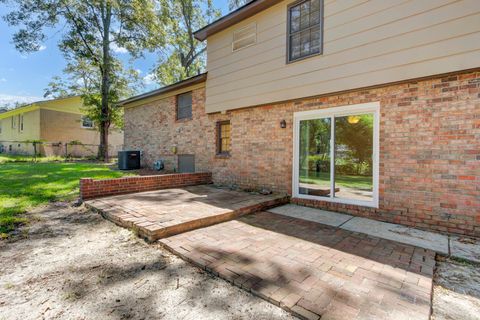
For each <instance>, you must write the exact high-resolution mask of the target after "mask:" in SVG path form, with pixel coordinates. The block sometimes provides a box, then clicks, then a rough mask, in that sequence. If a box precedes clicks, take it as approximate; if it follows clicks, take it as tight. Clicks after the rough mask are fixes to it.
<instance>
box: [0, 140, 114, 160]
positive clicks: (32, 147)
mask: <svg viewBox="0 0 480 320" xmlns="http://www.w3.org/2000/svg"><path fill="white" fill-rule="evenodd" d="M98 148H99V145H98V144H84V143H81V142H79V141H70V142H47V141H0V154H12V155H25V156H43V157H63V158H66V159H70V158H80V159H96V158H97V157H98ZM122 149H123V145H109V154H110V157H117V153H118V151H121V150H122Z"/></svg>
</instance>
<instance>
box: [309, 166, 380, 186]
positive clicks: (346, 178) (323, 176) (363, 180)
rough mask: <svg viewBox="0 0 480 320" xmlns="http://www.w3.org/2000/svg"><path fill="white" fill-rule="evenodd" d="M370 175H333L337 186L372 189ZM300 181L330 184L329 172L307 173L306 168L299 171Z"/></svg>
mask: <svg viewBox="0 0 480 320" xmlns="http://www.w3.org/2000/svg"><path fill="white" fill-rule="evenodd" d="M372 180H373V179H372V177H367V176H351V175H335V184H336V186H337V187H344V188H351V189H360V190H372V188H373V182H372ZM300 182H301V183H311V184H318V185H323V186H325V185H328V186H329V185H330V173H329V172H312V171H310V172H309V173H308V175H307V172H306V170H302V171H301V172H300Z"/></svg>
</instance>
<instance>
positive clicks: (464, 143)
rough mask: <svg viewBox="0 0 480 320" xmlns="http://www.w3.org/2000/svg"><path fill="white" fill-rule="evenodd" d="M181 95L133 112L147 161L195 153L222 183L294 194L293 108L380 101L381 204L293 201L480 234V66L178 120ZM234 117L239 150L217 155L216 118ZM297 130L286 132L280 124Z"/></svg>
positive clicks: (197, 97)
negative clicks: (225, 154) (177, 109)
mask: <svg viewBox="0 0 480 320" xmlns="http://www.w3.org/2000/svg"><path fill="white" fill-rule="evenodd" d="M175 101H176V100H175V97H174V96H172V97H169V98H166V99H163V100H157V101H154V102H149V103H147V104H145V105H141V106H137V107H134V108H128V107H127V108H126V109H125V146H126V147H127V148H132V149H140V150H142V151H143V152H144V159H143V160H144V165H147V166H148V165H151V164H152V161H154V160H156V159H158V158H163V159H165V160H166V161H167V170H173V168H174V167H175V166H176V155H175V154H173V153H172V147H173V146H175V147H176V148H177V154H195V161H196V164H195V165H196V171H199V172H201V171H204V172H212V173H213V181H214V182H215V183H219V184H236V185H238V186H240V187H243V188H268V189H271V190H274V191H278V192H287V193H289V194H291V193H292V192H291V191H292V190H291V188H292V162H293V154H292V153H293V151H292V149H293V128H292V126H293V113H294V112H298V111H306V110H315V109H322V108H331V107H336V106H344V105H351V104H358V103H366V102H374V101H380V105H381V107H380V113H381V115H380V166H379V171H380V172H379V175H380V178H379V208H378V209H374V208H366V207H359V206H354V205H344V204H335V203H327V202H322V201H311V200H303V199H292V201H293V202H297V203H300V204H304V205H309V206H315V207H320V208H324V209H329V210H333V211H339V212H346V213H350V214H353V215H357V216H364V217H369V218H373V219H378V220H383V221H389V222H394V223H401V224H404V225H409V226H415V227H418V228H423V229H430V230H435V231H441V232H451V233H457V234H467V235H475V236H480V195H479V191H480V174H479V173H480V166H479V163H480V72H478V71H477V72H466V73H458V74H455V75H448V76H444V77H437V78H431V79H427V80H419V81H411V82H405V83H401V84H395V85H388V86H382V87H376V88H372V89H363V90H357V91H351V92H345V93H340V94H332V95H326V96H321V97H316V98H306V99H303V100H298V101H291V102H286V103H280V104H274V105H265V106H259V107H253V108H245V109H239V110H234V111H229V112H227V113H226V114H220V113H215V114H206V113H205V110H204V101H205V93H204V89H203V88H202V89H197V90H194V91H193V107H192V112H193V117H192V120H188V121H181V122H179V121H176V120H175ZM221 120H230V123H231V144H232V145H231V156H230V157H228V158H224V157H223V158H222V157H218V156H216V143H215V142H216V123H217V122H218V121H221ZM282 120H285V121H286V123H287V127H286V128H285V129H282V128H281V127H280V121H282Z"/></svg>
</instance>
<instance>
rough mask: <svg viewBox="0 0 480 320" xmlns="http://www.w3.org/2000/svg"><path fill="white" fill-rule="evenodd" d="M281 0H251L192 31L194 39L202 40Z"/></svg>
mask: <svg viewBox="0 0 480 320" xmlns="http://www.w3.org/2000/svg"><path fill="white" fill-rule="evenodd" d="M281 1H282V0H253V1H251V2H249V3H247V4H246V5H244V6H242V7H240V8H238V9H237V10H235V11H232V12H231V13H229V14H227V15H226V16H223V17H221V18H220V19H218V20H216V21H214V22H212V23H210V24H209V25H207V26H205V27H203V28H202V29H200V30H198V31H196V32H195V33H194V36H195V39H197V40H199V41H204V40H205V39H207V38H208V37H209V36H211V35H213V34H215V33H217V32H220V31H222V30H224V29H226V28H228V27H230V26H233V25H234V24H237V23H239V22H240V21H243V20H245V19H247V18H250V17H251V16H253V15H255V14H257V13H259V12H260V11H263V10H265V9H267V8H269V7H271V6H273V5H275V4H277V3H279V2H281Z"/></svg>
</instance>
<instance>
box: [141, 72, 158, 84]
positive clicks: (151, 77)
mask: <svg viewBox="0 0 480 320" xmlns="http://www.w3.org/2000/svg"><path fill="white" fill-rule="evenodd" d="M155 80H156V77H155V74H153V73H149V74H147V75H146V76H145V77H143V83H145V84H146V85H151V84H154V83H156V81H155Z"/></svg>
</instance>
